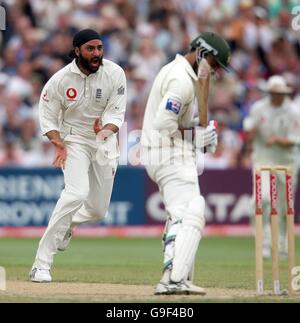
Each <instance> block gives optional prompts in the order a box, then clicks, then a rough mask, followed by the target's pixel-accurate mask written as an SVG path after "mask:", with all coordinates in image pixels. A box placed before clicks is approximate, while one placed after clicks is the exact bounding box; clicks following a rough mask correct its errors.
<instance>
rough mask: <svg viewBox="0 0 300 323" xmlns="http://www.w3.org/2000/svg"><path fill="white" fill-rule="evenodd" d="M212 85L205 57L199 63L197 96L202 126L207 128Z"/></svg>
mask: <svg viewBox="0 0 300 323" xmlns="http://www.w3.org/2000/svg"><path fill="white" fill-rule="evenodd" d="M209 87H210V66H209V64H208V62H207V60H206V59H205V58H203V59H202V60H201V62H200V65H199V70H198V80H197V82H196V97H197V102H198V114H199V121H200V124H199V125H200V127H203V128H206V127H207V126H208V124H209V120H208V96H209ZM204 152H206V149H205V151H204Z"/></svg>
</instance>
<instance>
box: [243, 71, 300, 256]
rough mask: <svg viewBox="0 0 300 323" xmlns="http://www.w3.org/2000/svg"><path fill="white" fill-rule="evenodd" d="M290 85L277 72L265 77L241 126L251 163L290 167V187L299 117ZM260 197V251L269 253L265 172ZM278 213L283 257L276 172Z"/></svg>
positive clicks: (281, 191) (282, 206)
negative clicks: (260, 92)
mask: <svg viewBox="0 0 300 323" xmlns="http://www.w3.org/2000/svg"><path fill="white" fill-rule="evenodd" d="M292 91H293V89H292V88H290V87H288V86H287V84H286V81H285V79H284V78H283V77H281V76H272V77H271V78H270V79H269V80H268V84H267V92H268V93H269V95H268V96H266V97H265V98H263V99H261V100H259V101H257V102H256V103H255V104H254V105H253V106H252V108H251V110H250V113H249V116H248V117H247V118H246V119H245V120H244V130H245V131H246V133H247V137H248V139H249V140H252V141H253V149H254V151H253V167H254V170H255V169H256V168H257V167H260V166H265V165H268V166H269V165H271V166H272V165H274V166H278V165H279V166H281V165H283V166H287V167H291V168H292V170H293V185H294V191H296V187H297V175H298V170H297V167H298V165H297V160H298V153H299V148H298V145H299V144H300V120H299V112H298V111H297V110H298V107H296V106H295V105H294V103H293V102H292V100H291V99H290V98H289V95H290V94H291V93H292ZM262 194H263V196H262V198H263V206H264V242H263V255H264V257H265V258H269V257H271V229H270V219H269V215H270V178H269V174H268V173H267V172H263V174H262ZM278 214H279V217H278V219H279V221H280V236H279V252H280V255H281V257H282V258H286V257H287V237H286V216H285V215H286V197H285V178H284V174H283V173H279V174H278Z"/></svg>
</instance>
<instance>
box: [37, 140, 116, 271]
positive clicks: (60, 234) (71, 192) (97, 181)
mask: <svg viewBox="0 0 300 323" xmlns="http://www.w3.org/2000/svg"><path fill="white" fill-rule="evenodd" d="M66 147H67V152H68V156H67V161H66V166H65V170H64V179H65V189H64V191H63V192H62V194H61V197H60V199H59V201H58V202H57V205H56V207H55V209H54V212H53V214H52V216H51V219H50V222H49V225H48V228H47V230H46V232H45V234H44V236H43V238H42V240H41V241H40V244H39V248H38V251H37V256H36V260H35V263H34V267H36V268H38V269H45V270H49V269H50V268H51V265H52V263H53V257H54V255H55V254H56V253H57V251H58V245H59V243H60V242H61V241H62V240H63V239H64V237H65V235H66V233H67V231H68V230H69V229H70V227H71V225H72V223H73V224H76V225H79V224H83V223H94V222H97V221H100V220H102V219H104V218H105V217H106V215H107V212H108V208H109V204H110V199H111V194H112V189H113V182H114V177H115V173H116V167H117V159H114V160H110V161H109V164H107V165H105V166H102V165H99V163H98V162H97V160H96V156H97V149H93V148H91V147H89V146H88V145H83V144H78V143H71V142H68V143H66Z"/></svg>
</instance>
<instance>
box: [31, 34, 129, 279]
mask: <svg viewBox="0 0 300 323" xmlns="http://www.w3.org/2000/svg"><path fill="white" fill-rule="evenodd" d="M73 45H74V49H73V51H72V52H71V55H72V57H74V60H73V62H72V63H71V64H69V65H68V66H66V67H65V68H63V69H62V70H60V71H59V72H58V73H56V74H55V75H54V76H53V77H52V78H51V79H50V80H49V82H48V83H47V84H46V86H45V88H44V89H43V92H42V95H41V99H40V105H39V110H40V123H41V128H42V131H43V133H44V135H46V136H47V137H48V138H49V140H50V141H51V142H52V143H53V144H54V145H55V148H56V155H55V161H54V166H56V167H61V168H62V169H63V172H64V179H65V189H64V191H63V192H62V194H61V197H60V199H59V201H58V203H57V205H56V208H55V210H54V212H53V214H52V216H51V219H50V222H49V226H48V228H47V231H46V232H45V234H44V236H43V238H42V240H41V241H40V244H39V248H38V251H37V255H36V259H35V263H34V265H33V268H32V271H31V273H30V277H31V280H32V281H33V282H51V281H52V278H51V275H50V269H51V265H52V263H53V257H54V255H55V254H56V253H57V252H58V251H63V250H65V249H66V247H67V245H68V243H69V241H70V239H71V236H72V230H73V229H74V227H76V226H77V225H80V224H83V223H94V222H98V221H101V220H103V219H104V218H105V217H106V215H107V211H108V208H109V204H110V199H111V194H112V189H113V183H114V177H115V174H116V168H117V162H118V157H119V149H118V143H117V135H116V134H117V132H118V131H119V129H120V128H121V126H122V124H123V122H124V115H125V110H126V93H127V92H126V91H127V90H126V78H125V73H124V71H123V70H122V68H121V67H120V66H118V65H116V64H115V63H113V62H111V61H108V60H105V59H103V44H102V41H101V38H100V35H99V34H98V33H97V32H96V31H94V30H91V29H85V30H82V31H80V32H79V33H77V34H76V35H75V37H74V41H73ZM96 133H98V134H97V136H96Z"/></svg>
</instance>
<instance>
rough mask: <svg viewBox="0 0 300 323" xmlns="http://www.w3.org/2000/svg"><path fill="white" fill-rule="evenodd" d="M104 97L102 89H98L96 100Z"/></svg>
mask: <svg viewBox="0 0 300 323" xmlns="http://www.w3.org/2000/svg"><path fill="white" fill-rule="evenodd" d="M101 99H102V89H97V90H96V101H100V100H101Z"/></svg>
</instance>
